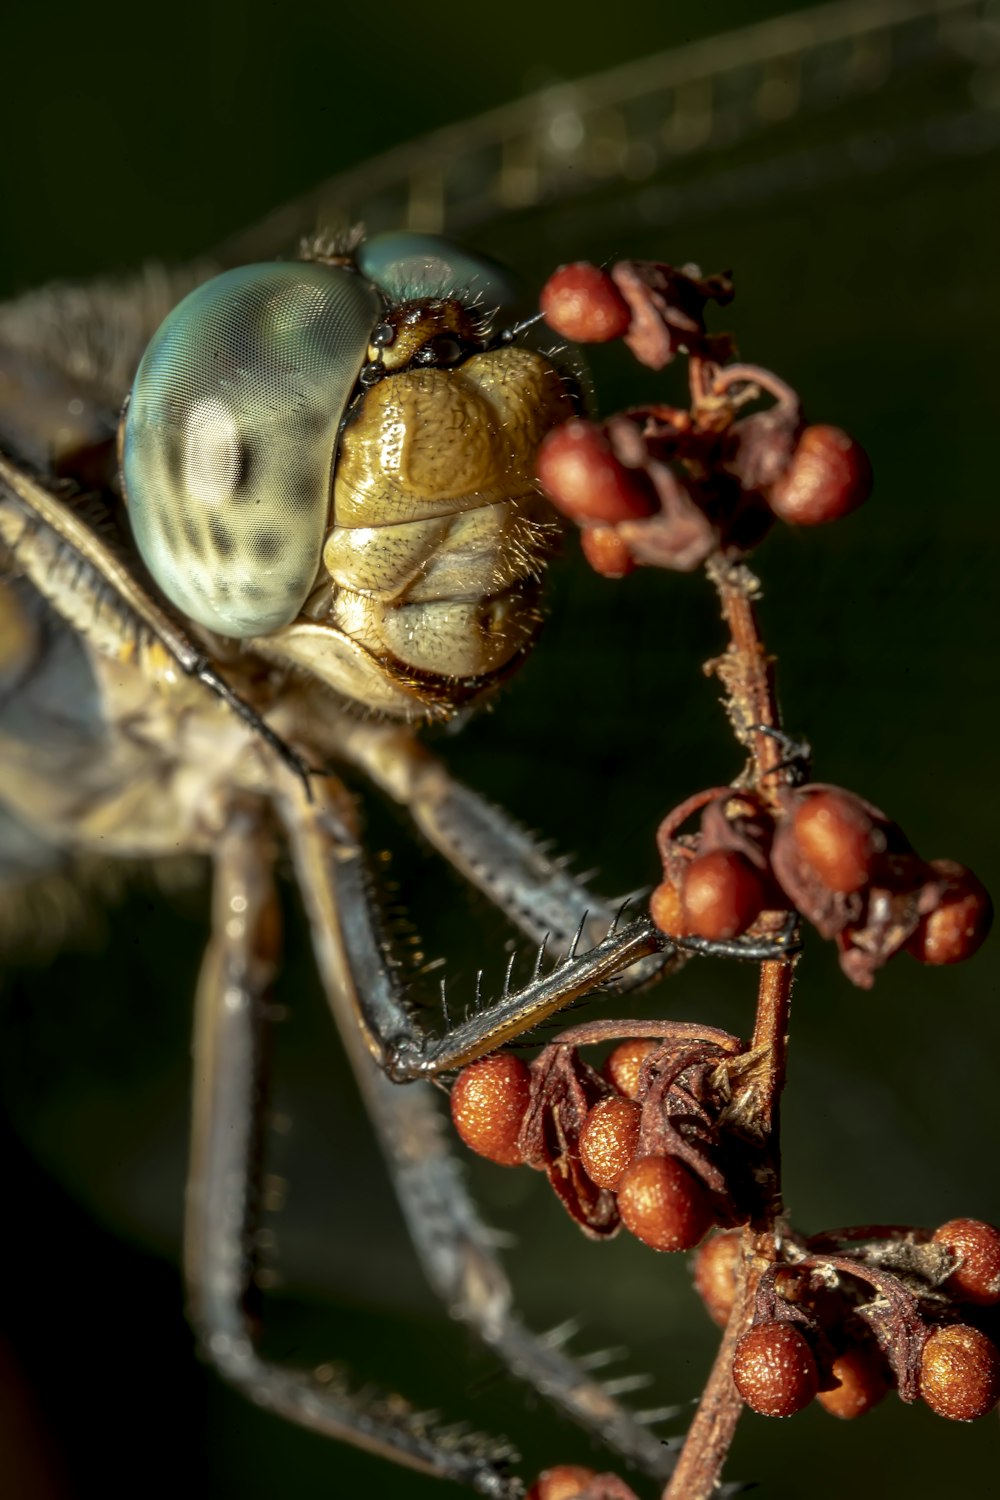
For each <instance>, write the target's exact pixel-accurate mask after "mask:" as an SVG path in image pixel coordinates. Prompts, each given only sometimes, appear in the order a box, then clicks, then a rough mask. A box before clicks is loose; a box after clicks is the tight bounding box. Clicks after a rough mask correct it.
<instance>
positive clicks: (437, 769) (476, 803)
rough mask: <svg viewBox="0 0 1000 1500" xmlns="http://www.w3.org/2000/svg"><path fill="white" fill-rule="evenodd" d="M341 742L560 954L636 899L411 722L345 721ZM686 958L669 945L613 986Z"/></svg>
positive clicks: (516, 921)
mask: <svg viewBox="0 0 1000 1500" xmlns="http://www.w3.org/2000/svg"><path fill="white" fill-rule="evenodd" d="M336 748H337V752H338V753H339V754H340V755H343V756H346V757H347V758H349V759H350V760H351V761H352V762H353V763H354V764H355V765H357V766H358V767H359V768H360V769H361V770H362V771H364V773H365V774H366V775H367V776H368V777H369V778H370V780H371V781H372V782H373V783H374V784H375V785H376V786H377V787H378V788H379V790H380V791H382V792H384V793H386V795H387V796H389V797H391V798H392V799H393V800H394V801H395V802H398V803H400V804H401V805H402V806H403V807H405V808H406V810H407V812H408V813H409V815H410V817H411V818H412V819H413V822H414V823H415V824H416V826H417V828H418V829H419V830H420V832H421V834H422V835H423V836H424V838H425V839H427V841H428V843H430V844H431V845H433V847H434V848H435V849H436V850H437V851H438V853H439V854H440V855H441V856H442V857H443V858H444V859H446V860H447V861H448V863H449V864H450V865H451V866H452V867H453V868H454V869H456V870H457V871H458V872H459V873H460V874H461V875H462V876H464V878H465V879H466V880H467V881H468V882H469V884H470V885H473V886H475V887H476V889H477V890H479V891H481V892H482V894H483V895H484V896H485V897H486V898H487V900H489V901H491V902H492V903H493V905H494V906H497V907H498V908H499V909H500V910H501V911H502V912H503V913H504V915H505V916H506V917H507V918H508V920H509V921H510V922H511V923H512V924H513V925H514V926H515V927H517V928H518V929H519V930H520V931H521V932H523V933H524V935H525V936H526V937H527V938H529V939H530V940H531V941H532V942H534V943H536V944H537V943H542V942H546V944H547V948H548V951H549V953H550V954H551V956H553V957H555V956H556V955H561V954H565V953H566V952H568V950H569V948H570V947H571V946H572V944H573V942H574V940H575V941H576V943H577V944H578V945H579V944H580V943H581V941H582V944H583V946H584V947H594V946H596V945H597V944H598V943H600V942H601V940H602V939H603V938H605V937H606V936H607V933H608V931H609V929H610V928H611V927H612V925H614V924H615V923H616V922H618V923H620V921H621V916H622V911H623V906H624V907H626V908H627V906H628V905H630V904H631V903H623V902H622V901H620V900H615V901H609V900H608V899H606V898H605V897H603V896H598V895H595V894H594V892H593V891H591V890H589V889H588V888H587V886H586V885H585V884H584V882H583V881H582V880H580V879H578V878H577V877H576V876H575V875H573V874H572V872H571V871H570V870H569V869H568V868H567V862H566V861H565V860H562V859H559V858H558V857H555V856H553V855H552V854H551V853H550V852H549V850H548V849H547V848H546V847H545V846H543V845H542V844H541V843H540V842H539V841H538V839H536V838H534V837H533V836H532V835H531V834H530V833H528V832H527V831H526V830H525V829H523V828H521V827H520V826H519V825H518V824H517V823H516V822H515V821H514V819H513V818H512V817H511V816H510V814H509V813H507V812H505V811H504V809H503V808H500V807H495V806H494V805H493V804H492V803H490V802H489V801H487V799H486V798H485V797H483V796H481V795H480V793H478V792H475V791H473V790H472V788H471V787H467V786H465V785H464V784H463V783H462V782H460V781H459V780H458V779H457V778H456V777H455V776H453V775H452V773H451V771H450V770H449V769H448V767H447V765H445V763H444V761H442V760H441V759H440V758H439V757H438V756H436V755H434V754H433V752H432V751H430V750H428V749H427V747H426V746H425V745H424V744H423V743H421V741H420V740H418V739H417V738H416V737H415V735H414V732H413V730H412V729H411V728H409V727H408V726H406V725H400V724H393V723H388V722H385V721H382V722H379V721H377V720H372V719H368V720H357V719H352V720H349V721H346V722H345V723H344V724H343V726H342V727H341V728H340V731H339V734H338V743H337V747H336ZM642 904H643V903H642V902H641V901H637V903H636V905H635V907H634V908H633V914H635V913H636V912H638V911H640V910H641V909H642ZM678 959H679V955H678V954H677V953H676V952H675V950H674V949H673V948H672V947H671V945H670V944H664V945H662V947H661V948H659V949H658V951H657V952H656V953H655V954H654V955H651V956H650V957H649V958H647V959H645V960H644V961H641V962H638V963H636V964H634V965H633V966H632V967H631V968H629V969H626V970H623V971H622V972H620V973H619V974H618V975H617V976H616V977H615V978H614V979H613V980H608V981H607V988H608V989H609V990H613V992H614V993H616V994H620V993H622V992H624V991H627V990H633V989H636V988H639V987H640V986H642V985H644V984H646V983H648V982H649V981H650V980H651V979H653V978H655V977H657V976H658V975H659V974H661V973H662V972H663V971H664V970H665V969H666V968H668V967H670V966H671V965H673V964H676V963H677V962H678Z"/></svg>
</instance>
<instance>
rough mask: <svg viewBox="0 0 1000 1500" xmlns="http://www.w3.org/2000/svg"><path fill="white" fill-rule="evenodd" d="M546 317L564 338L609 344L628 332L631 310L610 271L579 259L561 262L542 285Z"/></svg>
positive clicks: (580, 341)
mask: <svg viewBox="0 0 1000 1500" xmlns="http://www.w3.org/2000/svg"><path fill="white" fill-rule="evenodd" d="M539 306H540V307H541V309H542V312H543V313H544V315H545V321H546V323H548V325H549V327H550V328H553V329H555V331H556V333H559V334H561V335H562V337H563V338H564V339H573V340H574V341H575V342H576V343H579V344H606V343H607V342H608V341H609V340H610V339H620V338H621V336H622V335H623V334H624V333H627V332H628V326H629V323H630V322H631V321H632V314H631V313H630V311H629V306H628V303H627V302H626V301H625V298H624V297H623V296H622V294H621V292H620V291H619V290H618V288H617V287H616V286H615V284H614V282H613V281H612V279H611V277H610V276H609V275H608V273H607V271H602V270H601V269H600V268H599V267H598V266H592V265H591V264H590V263H589V261H585V260H579V261H577V262H576V263H575V264H574V265H571V266H560V267H559V269H558V271H555V272H554V273H553V274H552V275H551V276H550V277H549V279H548V281H547V282H546V283H545V285H544V287H543V288H542V295H541V297H540V299H539Z"/></svg>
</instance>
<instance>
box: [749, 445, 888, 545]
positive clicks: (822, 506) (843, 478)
mask: <svg viewBox="0 0 1000 1500" xmlns="http://www.w3.org/2000/svg"><path fill="white" fill-rule="evenodd" d="M871 487H872V470H871V464H870V463H869V461H868V455H867V453H866V452H865V450H864V449H863V448H862V446H861V444H860V443H856V442H855V441H854V439H853V438H852V437H849V436H848V434H847V433H846V432H842V431H841V429H840V428H839V427H825V426H824V427H807V428H805V430H804V431H803V433H802V435H801V437H800V438H799V441H798V445H797V447H796V449H795V452H794V453H793V454H792V461H791V463H790V464H789V465H788V468H787V469H786V470H785V473H784V474H783V475H782V477H781V478H780V479H779V480H778V482H777V483H776V484H775V485H774V487H773V488H772V489H771V490H770V491H769V492H768V495H767V503H768V505H769V506H770V507H771V509H772V510H773V511H774V514H775V515H776V516H778V517H779V518H780V519H781V520H782V521H789V522H791V523H792V524H793V525H796V526H821V525H822V524H823V523H824V522H826V521H838V520H839V519H840V517H841V516H846V515H849V514H850V512H851V511H852V510H856V509H857V508H858V506H859V505H861V504H863V503H864V501H865V500H867V499H868V496H869V495H870V493H871Z"/></svg>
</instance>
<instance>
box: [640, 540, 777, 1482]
mask: <svg viewBox="0 0 1000 1500" xmlns="http://www.w3.org/2000/svg"><path fill="white" fill-rule="evenodd" d="M708 573H709V576H710V578H711V579H712V582H713V583H714V584H715V587H716V589H717V590H718V593H719V600H720V603H721V606H722V616H723V619H724V620H725V622H726V625H727V627H728V630H729V637H730V639H729V644H728V646H727V648H726V651H725V653H724V655H723V656H722V657H721V658H720V659H719V660H718V661H716V662H713V663H711V664H710V667H709V670H711V671H714V672H715V674H716V675H717V676H718V678H719V680H720V681H721V682H722V684H723V686H724V687H725V689H726V711H727V713H728V715H729V720H730V723H731V724H732V726H733V732H734V733H735V735H736V738H737V739H738V740H739V741H740V743H741V744H743V745H745V746H746V747H747V749H748V750H749V751H750V755H751V763H750V766H749V767H748V770H747V773H746V777H745V783H746V785H747V786H748V787H752V788H753V790H754V791H756V792H757V794H758V795H759V796H760V797H761V798H762V799H763V800H764V801H766V802H771V803H772V805H773V803H774V799H775V793H776V790H777V786H778V785H779V778H780V777H781V774H782V759H783V755H782V748H781V741H780V738H779V737H777V736H776V735H775V734H774V733H770V734H769V733H768V732H767V731H768V730H771V731H779V732H780V729H781V721H780V716H779V713H778V704H777V699H776V697H775V691H774V676H773V672H772V665H771V660H770V658H769V657H768V655H767V652H766V650H765V648H764V643H763V641H762V639H761V635H760V630H759V627H758V624H757V617H756V612H755V610H754V605H753V601H754V598H755V597H756V595H757V592H758V583H757V580H756V578H755V577H754V575H753V574H752V573H751V572H750V571H749V570H748V569H747V568H745V567H744V566H742V565H739V564H733V563H730V562H728V561H726V560H725V559H724V558H722V557H716V558H713V559H712V560H711V561H710V562H709V564H708ZM775 917H776V920H778V921H780V920H782V919H783V917H784V914H783V913H777V914H775ZM793 968H794V963H793V961H792V960H780V961H779V960H771V961H769V962H766V963H763V964H761V966H760V981H759V985H758V991H757V1014H756V1019H755V1022H754V1030H753V1041H752V1043H751V1049H750V1050H751V1054H752V1055H753V1056H754V1057H755V1058H759V1061H758V1062H757V1063H756V1066H755V1067H754V1068H753V1070H752V1072H751V1073H749V1074H748V1075H745V1076H744V1078H743V1079H742V1080H741V1098H740V1100H739V1111H740V1122H741V1128H743V1129H745V1130H747V1131H748V1133H749V1134H751V1136H752V1137H753V1138H754V1139H755V1140H757V1141H758V1142H759V1143H760V1148H761V1158H760V1168H759V1180H760V1183H761V1188H762V1201H763V1204H764V1207H763V1209H762V1212H761V1217H760V1220H759V1222H757V1223H753V1224H748V1225H747V1226H746V1228H745V1229H744V1230H743V1246H742V1248H743V1258H742V1275H741V1281H740V1289H739V1292H738V1294H737V1298H736V1302H735V1305H734V1307H733V1311H732V1314H731V1316H730V1319H729V1322H728V1324H727V1326H726V1331H725V1333H724V1335H723V1338H722V1342H721V1344H720V1345H719V1351H718V1354H717V1355H716V1358H715V1363H714V1365H713V1366H712V1371H711V1374H710V1375H709V1378H708V1381H707V1383H706V1386H705V1389H704V1392H703V1394H702V1398H701V1401H700V1402H699V1404H698V1410H697V1412H696V1413H695V1417H694V1421H693V1422H692V1424H691V1427H690V1430H689V1432H688V1435H687V1440H686V1442H685V1444H684V1448H683V1451H682V1452H681V1456H680V1459H679V1461H678V1464H677V1467H676V1469H675V1470H674V1473H673V1475H672V1477H671V1480H670V1483H669V1484H668V1485H667V1488H666V1489H665V1490H664V1492H663V1500H709V1497H710V1496H711V1495H712V1494H713V1493H714V1491H715V1488H716V1485H717V1483H718V1480H719V1475H720V1473H721V1472H722V1466H723V1464H724V1463H725V1460H726V1455H727V1453H728V1452H729V1448H730V1445H731V1443H732V1440H733V1436H734V1434H735V1431H736V1424H737V1422H738V1420H739V1416H740V1412H741V1411H742V1407H743V1403H742V1401H741V1400H740V1396H739V1393H738V1392H737V1390H736V1387H735V1385H734V1384H733V1376H732V1368H733V1352H734V1350H735V1348H736V1344H737V1342H738V1340H739V1339H740V1337H741V1336H742V1334H743V1333H744V1332H745V1331H746V1329H747V1328H748V1327H749V1326H750V1324H751V1322H752V1320H753V1308H754V1299H755V1297H756V1293H757V1286H758V1284H759V1282H760V1277H761V1274H762V1273H763V1271H764V1270H766V1268H767V1266H768V1265H770V1264H771V1263H772V1262H773V1261H774V1260H775V1259H776V1256H777V1248H778V1229H777V1226H778V1220H779V1218H780V1215H781V1212H782V1204H781V1150H780V1133H779V1106H780V1100H781V1091H782V1088H783V1087H784V1082H785V1071H786V1058H787V1044H788V1016H789V1007H790V1001H791V993H792V973H793Z"/></svg>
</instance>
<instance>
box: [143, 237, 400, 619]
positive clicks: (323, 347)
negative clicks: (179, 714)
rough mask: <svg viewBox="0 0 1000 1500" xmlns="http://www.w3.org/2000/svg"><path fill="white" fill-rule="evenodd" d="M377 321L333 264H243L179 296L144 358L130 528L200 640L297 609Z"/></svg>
mask: <svg viewBox="0 0 1000 1500" xmlns="http://www.w3.org/2000/svg"><path fill="white" fill-rule="evenodd" d="M380 313H381V304H380V302H379V299H378V296H377V294H376V293H375V291H374V290H373V289H372V288H371V287H370V286H369V285H368V284H367V283H366V282H365V281H364V279H363V278H362V277H360V276H358V275H356V274H355V273H354V272H353V271H350V270H348V269H346V268H345V267H340V266H320V265H311V264H304V263H297V262H296V263H290V264H287V265H258V266H242V267H240V268H239V269H238V270H235V271H226V272H224V273H223V275H221V276H217V277H215V278H214V280H212V281H209V282H206V283H205V285H204V286H201V287H198V288H197V290H196V291H194V292H192V293H191V294H190V296H188V297H185V299H184V301H183V302H181V303H179V304H178V306H177V307H175V308H174V310H173V312H171V313H170V314H169V316H168V317H167V318H166V319H165V321H164V322H163V323H162V324H161V325H160V328H159V329H158V331H157V332H156V334H155V335H154V337H153V339H152V342H151V343H150V345H149V347H148V349H147V350H146V353H145V354H144V355H143V358H142V362H141V364H140V365H139V369H138V373H137V374H136V377H135V384H134V385H133V387H132V394H131V397H130V400H129V406H128V412H127V414H126V418H125V432H124V445H123V461H122V471H123V477H124V482H125V490H126V495H127V497H128V505H129V516H130V520H131V524H132V530H133V533H134V535H135V540H136V545H137V546H138V548H139V551H140V553H141V554H142V557H143V560H144V562H145V563H146V566H147V567H148V568H149V571H150V573H151V574H152V576H153V578H154V579H155V580H156V582H157V583H158V584H159V586H160V588H161V589H162V590H163V592H164V593H165V594H166V596H167V598H168V599H170V600H171V601H172V603H174V604H175V605H176V606H177V607H178V609H180V610H182V611H183V612H184V613H185V614H186V615H189V616H190V617H191V619H193V620H197V621H198V622H199V623H200V624H202V625H205V626H207V627H208V628H209V629H210V630H215V631H218V632H219V633H220V634H222V635H228V636H238V637H243V636H253V635H265V634H267V633H268V632H270V631H274V630H278V629H280V627H281V626H283V625H288V624H290V623H291V621H292V620H294V619H295V617H296V615H297V614H298V613H299V610H300V609H301V607H302V605H303V603H304V602H305V599H306V597H307V595H308V593H309V591H310V589H311V588H312V586H313V584H314V582H315V579H316V574H317V572H318V570H319V565H320V554H321V552H322V548H323V540H324V535H325V531H326V523H327V517H328V513H329V506H330V488H331V470H332V466H333V461H334V457H335V455H336V450H337V435H338V429H339V426H340V420H341V417H342V416H343V412H344V407H345V406H346V404H347V400H348V397H349V396H350V394H351V390H352V389H353V387H354V383H355V381H356V380H357V377H358V371H359V370H360V368H361V364H362V361H363V359H364V357H365V351H366V349H367V347H368V340H369V338H370V337H371V330H372V327H373V325H374V324H375V323H376V321H377V320H378V318H379V316H380Z"/></svg>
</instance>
